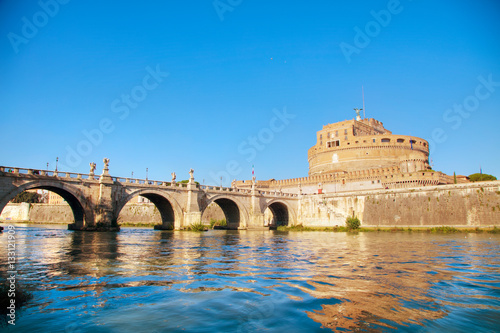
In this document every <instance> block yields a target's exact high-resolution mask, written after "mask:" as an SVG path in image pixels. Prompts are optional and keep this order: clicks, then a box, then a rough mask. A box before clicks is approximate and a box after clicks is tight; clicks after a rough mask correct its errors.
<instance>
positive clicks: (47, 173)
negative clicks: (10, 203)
mask: <svg viewBox="0 0 500 333" xmlns="http://www.w3.org/2000/svg"><path fill="white" fill-rule="evenodd" d="M0 172H6V173H11V174H13V175H29V176H39V177H57V178H73V179H88V180H99V176H98V175H90V174H83V173H76V172H67V171H56V170H54V171H52V170H41V169H26V168H13V167H5V166H0Z"/></svg>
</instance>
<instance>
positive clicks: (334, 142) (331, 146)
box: [327, 140, 340, 148]
mask: <svg viewBox="0 0 500 333" xmlns="http://www.w3.org/2000/svg"><path fill="white" fill-rule="evenodd" d="M327 146H328V148H333V147H338V146H340V141H339V140H335V141H330V142H328V144H327Z"/></svg>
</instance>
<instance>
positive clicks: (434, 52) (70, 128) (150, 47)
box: [0, 0, 500, 185]
mask: <svg viewBox="0 0 500 333" xmlns="http://www.w3.org/2000/svg"><path fill="white" fill-rule="evenodd" d="M499 18H500V3H499V2H498V1H497V0H481V1H464V0H458V1H457V0H443V1H430V0H413V1H410V0H401V1H394V0H391V1H316V2H310V1H261V0H255V1H249V0H243V1H241V0H217V1H212V0H208V1H126V0H124V1H119V2H103V1H77V0H71V1H68V0H64V1H63V0H59V1H56V0H41V1H18V0H5V1H1V2H0V59H1V61H0V75H1V76H0V115H1V123H0V134H1V137H2V144H1V145H0V165H4V166H18V167H25V168H40V169H45V168H46V165H47V162H49V163H50V164H49V169H54V167H55V164H56V157H59V167H58V168H59V170H64V171H66V170H68V171H73V172H80V173H88V171H89V162H96V163H97V170H96V171H98V172H99V173H100V172H101V169H102V166H103V162H102V159H103V158H104V157H108V158H109V159H110V173H111V174H112V175H114V176H121V177H127V176H130V175H131V173H132V172H134V177H136V178H145V177H146V168H148V176H149V179H154V180H169V179H170V173H171V172H173V171H175V172H176V173H177V180H181V179H187V178H188V177H189V175H188V171H189V169H190V168H193V169H194V170H195V173H194V175H195V178H196V180H197V181H200V182H202V181H203V180H205V183H207V184H218V183H220V176H221V175H224V179H223V180H224V185H229V184H230V180H231V179H250V178H251V176H252V175H251V170H252V165H255V175H256V176H257V179H269V178H276V179H283V178H294V177H304V176H307V172H308V163H307V150H308V149H309V148H310V147H311V146H313V145H314V144H315V133H316V131H318V130H320V129H321V128H322V126H323V125H325V124H328V123H334V122H337V121H342V120H346V119H352V118H354V116H355V113H354V111H353V108H360V107H362V97H361V96H362V95H361V87H362V86H363V87H364V95H365V105H366V116H367V117H373V118H376V119H378V120H380V121H382V122H383V123H384V125H385V127H386V128H387V129H389V130H391V131H392V132H393V133H394V134H402V135H415V136H418V137H422V138H424V139H427V140H429V141H430V144H431V158H432V161H433V168H434V169H435V170H440V171H443V172H445V173H447V174H453V172H454V171H456V172H457V174H464V175H469V174H471V173H475V172H478V171H479V167H480V166H481V167H482V170H483V172H484V173H490V174H493V175H495V176H497V177H499V176H500V157H499V155H500V154H499V151H500V149H499V144H500V129H499V125H500V37H499V36H500V19H499Z"/></svg>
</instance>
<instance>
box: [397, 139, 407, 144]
mask: <svg viewBox="0 0 500 333" xmlns="http://www.w3.org/2000/svg"><path fill="white" fill-rule="evenodd" d="M397 142H398V143H403V142H405V139H398V140H397Z"/></svg>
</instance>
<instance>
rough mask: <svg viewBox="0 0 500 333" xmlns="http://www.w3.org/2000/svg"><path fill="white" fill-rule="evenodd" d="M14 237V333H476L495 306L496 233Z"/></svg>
mask: <svg viewBox="0 0 500 333" xmlns="http://www.w3.org/2000/svg"><path fill="white" fill-rule="evenodd" d="M0 241H1V244H0V245H1V246H2V249H1V250H0V256H1V258H0V259H2V260H5V258H6V251H5V249H6V240H5V238H1V239H0ZM18 242H19V245H18V248H19V253H18V254H19V258H18V259H19V268H18V270H19V274H20V275H21V276H22V277H23V279H24V281H26V282H27V283H28V285H29V287H30V288H32V290H33V291H34V295H35V298H34V300H33V301H32V303H30V304H29V305H28V306H27V308H26V309H25V310H23V311H24V312H23V313H24V314H25V315H24V316H23V319H22V320H21V321H20V322H19V327H20V328H23V329H26V330H28V329H31V330H33V328H34V327H37V329H40V330H44V329H45V330H53V327H54V326H50V325H55V323H63V325H62V326H61V327H63V328H64V329H65V330H68V329H73V328H71V327H72V326H71V325H72V323H73V320H74V318H77V319H76V320H77V321H78V322H79V323H80V327H82V328H85V329H84V330H85V331H96V332H109V331H122V332H132V331H137V330H138V331H141V330H144V329H145V327H147V329H148V330H149V331H153V330H158V331H165V330H168V331H181V330H186V331H196V330H203V331H217V332H218V331H239V332H253V331H256V330H264V329H271V330H279V331H281V330H289V331H305V330H307V331H319V330H325V329H326V330H367V331H371V330H382V331H391V330H394V329H397V330H401V329H403V330H404V329H407V330H419V329H422V328H423V330H424V331H428V330H476V331H477V329H478V327H479V328H483V329H484V330H486V331H487V330H493V329H494V327H496V326H495V325H496V319H497V318H498V316H499V314H500V306H499V304H500V294H499V293H498V290H499V289H498V287H499V286H498V281H499V280H500V273H499V271H500V270H499V267H500V259H499V258H498V250H499V247H500V246H499V244H500V237H499V236H496V235H481V234H474V235H462V234H460V235H450V236H448V235H429V234H405V233H399V234H398V233H394V234H391V233H366V234H363V233H360V234H344V233H319V232H314V233H293V232H290V233H288V232H278V231H274V232H267V231H255V232H254V231H222V230H221V231H217V230H214V231H210V232H206V233H193V232H178V231H153V230H148V229H132V228H123V229H122V231H121V232H119V233H86V232H70V231H67V230H64V229H57V228H51V227H47V228H41V227H32V226H27V227H20V228H19V229H18ZM478 316H480V317H481V321H480V322H478V321H477V320H476V318H477V317H478ZM462 318H467V320H462ZM138 320H139V321H140V322H142V323H143V325H142V326H141V325H139V324H138V322H137V321H138ZM41 323H45V324H41ZM144 323H145V324H144ZM144 325H146V326H144ZM68 327H69V328H68ZM201 328H202V329H201Z"/></svg>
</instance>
